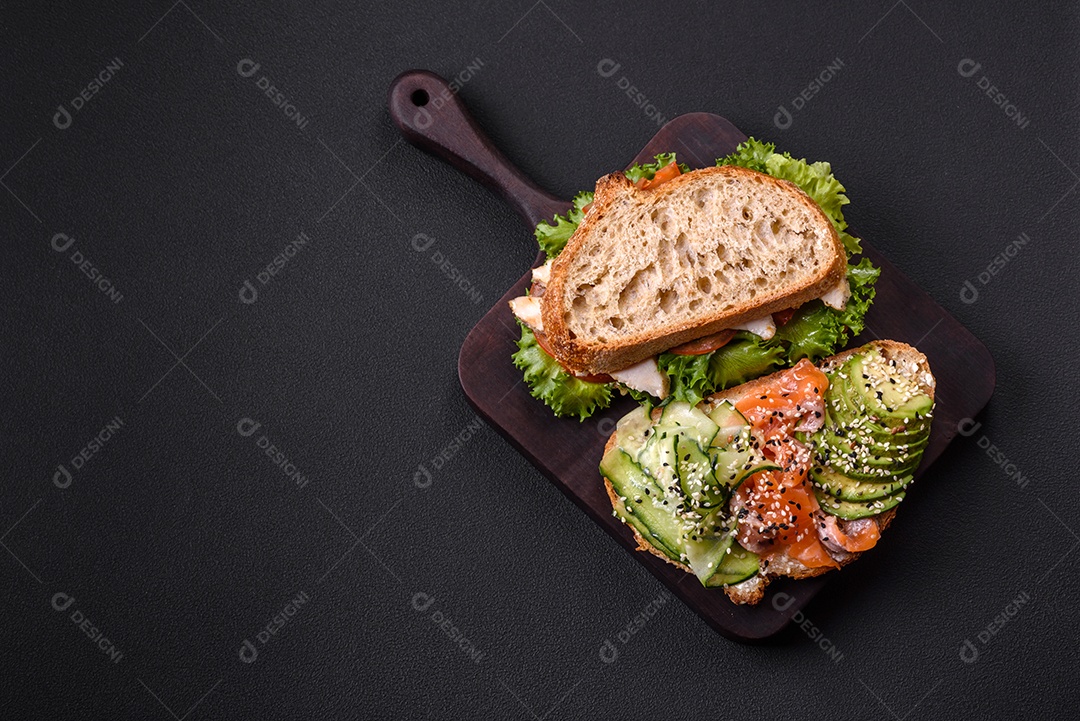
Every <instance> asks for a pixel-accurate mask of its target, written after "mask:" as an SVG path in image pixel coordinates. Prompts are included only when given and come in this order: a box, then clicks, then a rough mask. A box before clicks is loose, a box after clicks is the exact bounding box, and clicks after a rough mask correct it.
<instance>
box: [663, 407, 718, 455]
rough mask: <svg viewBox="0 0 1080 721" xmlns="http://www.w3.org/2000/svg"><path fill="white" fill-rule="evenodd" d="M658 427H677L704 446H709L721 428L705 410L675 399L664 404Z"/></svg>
mask: <svg viewBox="0 0 1080 721" xmlns="http://www.w3.org/2000/svg"><path fill="white" fill-rule="evenodd" d="M656 427H657V428H661V427H663V428H666V429H669V430H671V429H677V430H678V431H679V432H680V433H683V434H686V435H689V436H690V437H691V438H693V439H694V440H695V441H697V444H698V445H699V446H701V447H702V448H708V447H709V446H710V445H711V444H712V442H713V439H714V438H716V434H717V432H718V431H719V430H720V427H719V426H718V425H716V423H715V422H713V420H712V419H711V418H709V416H707V415H705V412H704V411H702V410H700V409H699V408H697V407H696V406H692V405H690V404H689V403H686V402H685V401H673V402H671V403H668V404H667V405H666V406H664V410H663V412H662V413H661V414H660V420H659V421H657V423H656Z"/></svg>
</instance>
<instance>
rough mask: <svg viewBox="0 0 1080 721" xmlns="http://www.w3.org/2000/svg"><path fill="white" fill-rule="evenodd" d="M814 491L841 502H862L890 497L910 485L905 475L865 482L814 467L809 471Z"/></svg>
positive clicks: (830, 470) (909, 478) (832, 470)
mask: <svg viewBox="0 0 1080 721" xmlns="http://www.w3.org/2000/svg"><path fill="white" fill-rule="evenodd" d="M810 477H811V478H812V479H813V481H814V487H815V489H819V490H821V491H823V492H824V493H825V495H826V497H827V498H829V499H837V500H841V501H854V502H859V501H861V502H863V503H866V502H867V501H873V500H876V499H879V498H885V497H886V496H891V495H893V494H895V493H896V492H898V491H902V490H903V489H904V488H906V487H907V485H908V484H909V483H911V480H912V479H911V476H910V475H905V476H900V477H897V478H890V479H889V480H882V481H866V480H860V479H858V478H852V477H851V476H845V475H844V474H843V473H840V472H838V471H836V470H834V469H833V468H832V467H830V466H821V465H815V466H814V467H813V468H811V469H810Z"/></svg>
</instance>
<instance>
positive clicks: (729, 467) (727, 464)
mask: <svg viewBox="0 0 1080 721" xmlns="http://www.w3.org/2000/svg"><path fill="white" fill-rule="evenodd" d="M776 470H780V466H779V465H777V464H776V463H775V462H773V461H771V460H769V459H768V458H765V457H764V456H762V455H759V454H758V453H757V452H756V451H755V450H754V449H753V448H751V447H750V444H749V443H747V444H746V445H745V446H740V447H738V448H728V449H714V450H713V474H714V475H715V476H716V481H717V483H719V484H720V485H721V486H725V487H726V488H727V489H728V491H729V492H730V491H733V490H735V489H736V488H738V487H739V485H741V484H742V482H743V481H745V480H746V479H747V478H749V477H750V476H752V475H754V474H755V473H757V472H759V471H776Z"/></svg>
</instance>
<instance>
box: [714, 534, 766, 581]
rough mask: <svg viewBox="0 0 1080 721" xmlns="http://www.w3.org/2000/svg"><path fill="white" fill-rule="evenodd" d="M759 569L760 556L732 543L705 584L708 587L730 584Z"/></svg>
mask: <svg viewBox="0 0 1080 721" xmlns="http://www.w3.org/2000/svg"><path fill="white" fill-rule="evenodd" d="M760 569H761V558H760V557H758V555H757V554H756V553H751V552H750V551H747V550H746V549H745V548H743V547H742V546H740V545H739V544H738V543H733V544H731V548H729V549H728V552H727V553H726V554H725V555H724V560H723V561H722V562H721V563H720V568H718V569H717V571H716V573H714V574H713V575H712V576H711V577H710V578H709V580H708V582H707V583H706V584H705V585H706V586H708V587H710V588H715V587H717V586H730V585H732V584H734V583H739V582H740V581H745V580H746V579H748V578H750V577H751V576H754V575H755V574H757V572H758V571H759V570H760Z"/></svg>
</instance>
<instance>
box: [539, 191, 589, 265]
mask: <svg viewBox="0 0 1080 721" xmlns="http://www.w3.org/2000/svg"><path fill="white" fill-rule="evenodd" d="M592 200H593V193H592V191H590V190H583V191H581V192H580V193H578V194H577V195H575V196H574V205H573V207H572V208H570V210H568V211H566V215H556V216H555V218H554V220H555V224H554V225H552V224H551V223H549V222H547V221H546V220H541V221H540V223H539V224H538V225H537V226H536V231H535V235H536V242H537V243H539V244H540V250H542V251H544V253H546V254H547V258H548V260H551V259H552V258H554V257H555V256H557V255H558V254H559V253H561V252H562V249H563V248H565V247H566V241H568V240H570V236H571V235H573V234H574V231H575V230H577V227H578V225H579V224H580V223H581V219H582V218H584V217H585V206H586V205H588V204H589V203H591V202H592Z"/></svg>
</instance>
